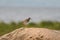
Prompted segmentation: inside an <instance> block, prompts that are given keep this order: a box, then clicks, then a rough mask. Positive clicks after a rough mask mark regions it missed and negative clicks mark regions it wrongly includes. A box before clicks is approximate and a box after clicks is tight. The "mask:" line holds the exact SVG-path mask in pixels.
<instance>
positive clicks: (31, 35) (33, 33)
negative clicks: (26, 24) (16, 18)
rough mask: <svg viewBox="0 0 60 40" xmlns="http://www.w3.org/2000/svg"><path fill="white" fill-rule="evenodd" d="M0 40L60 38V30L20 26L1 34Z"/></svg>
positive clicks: (48, 39) (53, 39)
mask: <svg viewBox="0 0 60 40" xmlns="http://www.w3.org/2000/svg"><path fill="white" fill-rule="evenodd" d="M0 40H60V31H57V30H50V29H46V28H19V29H16V30H14V31H12V32H10V33H8V34H5V35H3V36H1V37H0Z"/></svg>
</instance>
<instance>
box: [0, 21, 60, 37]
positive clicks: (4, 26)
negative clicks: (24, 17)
mask: <svg viewBox="0 0 60 40" xmlns="http://www.w3.org/2000/svg"><path fill="white" fill-rule="evenodd" d="M21 27H24V25H23V24H22V22H18V23H16V22H10V23H5V22H0V36H1V35H3V34H6V33H8V32H10V31H13V30H15V29H17V28H21ZM27 27H38V28H49V29H55V30H60V22H56V21H55V22H52V21H41V22H39V23H34V22H30V23H29V24H28V25H27Z"/></svg>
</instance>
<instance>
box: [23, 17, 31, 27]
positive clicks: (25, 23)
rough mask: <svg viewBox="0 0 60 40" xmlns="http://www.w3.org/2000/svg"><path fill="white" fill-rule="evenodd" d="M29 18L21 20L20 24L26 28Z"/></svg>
mask: <svg viewBox="0 0 60 40" xmlns="http://www.w3.org/2000/svg"><path fill="white" fill-rule="evenodd" d="M30 19H31V18H30V17H28V18H27V19H25V20H23V21H22V23H23V25H24V26H25V27H26V26H27V24H28V22H29V21H30Z"/></svg>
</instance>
